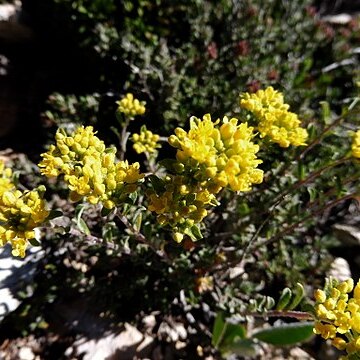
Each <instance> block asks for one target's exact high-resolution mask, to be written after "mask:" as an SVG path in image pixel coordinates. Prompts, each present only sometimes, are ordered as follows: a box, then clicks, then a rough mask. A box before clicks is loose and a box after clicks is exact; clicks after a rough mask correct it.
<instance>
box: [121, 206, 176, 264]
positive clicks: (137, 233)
mask: <svg viewBox="0 0 360 360" xmlns="http://www.w3.org/2000/svg"><path fill="white" fill-rule="evenodd" d="M116 216H117V217H118V218H119V220H120V221H121V222H122V223H123V224H124V225H125V226H126V227H127V228H128V229H129V230H130V231H131V232H132V234H133V236H134V237H135V239H136V240H137V241H138V242H140V243H142V244H145V245H147V246H149V248H150V249H151V250H153V251H154V252H155V253H156V254H157V255H158V256H160V257H161V258H162V259H163V260H164V261H165V262H166V263H168V264H171V259H170V258H169V256H168V255H167V254H166V252H165V251H164V250H162V249H158V248H157V247H156V246H155V245H154V244H152V243H151V242H150V241H149V240H148V239H147V238H146V237H145V236H144V235H143V234H142V233H141V232H140V231H138V230H137V229H135V227H134V226H133V224H131V223H130V221H129V220H128V218H127V217H126V216H125V215H123V214H122V213H121V212H120V211H119V210H118V211H117V212H116Z"/></svg>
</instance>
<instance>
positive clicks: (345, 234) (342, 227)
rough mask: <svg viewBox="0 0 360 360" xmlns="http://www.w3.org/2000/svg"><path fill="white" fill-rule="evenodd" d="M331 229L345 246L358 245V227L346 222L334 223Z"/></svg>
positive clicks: (359, 232)
mask: <svg viewBox="0 0 360 360" xmlns="http://www.w3.org/2000/svg"><path fill="white" fill-rule="evenodd" d="M332 229H333V230H334V234H335V236H336V238H337V239H338V240H339V241H340V242H341V243H342V244H343V245H345V246H360V229H359V228H358V227H357V226H353V225H347V224H335V225H333V227H332Z"/></svg>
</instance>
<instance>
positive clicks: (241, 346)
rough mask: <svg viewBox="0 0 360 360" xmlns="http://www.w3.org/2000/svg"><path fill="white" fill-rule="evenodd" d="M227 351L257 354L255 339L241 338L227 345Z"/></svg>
mask: <svg viewBox="0 0 360 360" xmlns="http://www.w3.org/2000/svg"><path fill="white" fill-rule="evenodd" d="M225 351H226V352H231V353H233V354H236V355H241V356H251V357H252V356H254V355H256V342H255V341H254V340H253V339H241V340H238V341H235V342H233V343H232V344H231V345H229V346H227V348H226V349H225Z"/></svg>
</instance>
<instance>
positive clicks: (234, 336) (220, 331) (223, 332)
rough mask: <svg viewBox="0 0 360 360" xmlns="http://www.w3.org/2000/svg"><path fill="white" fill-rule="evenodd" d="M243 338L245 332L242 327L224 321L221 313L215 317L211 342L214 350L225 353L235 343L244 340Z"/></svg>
mask: <svg viewBox="0 0 360 360" xmlns="http://www.w3.org/2000/svg"><path fill="white" fill-rule="evenodd" d="M245 337H246V330H245V328H244V326H242V325H239V324H232V323H229V322H226V321H224V317H223V314H222V313H219V314H218V315H217V316H216V319H215V323H214V327H213V336H212V340H211V343H212V345H213V346H214V347H215V348H217V349H220V350H224V351H226V349H227V348H228V347H229V346H231V345H232V344H234V342H235V341H238V340H240V339H244V338H245Z"/></svg>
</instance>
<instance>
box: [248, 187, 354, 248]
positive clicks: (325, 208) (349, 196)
mask: <svg viewBox="0 0 360 360" xmlns="http://www.w3.org/2000/svg"><path fill="white" fill-rule="evenodd" d="M357 195H358V194H357V193H352V194H348V195H346V196H343V197H342V198H340V199H336V200H334V201H332V202H331V203H329V204H327V205H325V206H323V207H321V208H320V209H318V210H317V211H314V212H312V213H310V214H309V215H307V216H305V217H303V218H302V219H300V220H299V221H297V222H296V223H294V224H292V225H290V226H288V227H286V228H285V229H283V230H282V231H280V232H278V233H277V234H275V235H274V236H272V237H271V238H270V239H268V240H265V241H263V242H261V243H259V244H258V245H256V246H255V247H254V248H252V249H251V250H252V251H253V252H254V251H256V250H258V249H259V248H261V247H263V246H266V245H270V244H272V243H273V242H275V241H277V240H278V239H280V238H282V237H283V236H285V235H287V234H288V233H289V232H291V231H293V230H295V229H296V228H297V227H299V226H300V225H301V224H302V223H303V222H305V221H306V220H308V219H310V218H314V217H315V215H318V214H320V213H322V212H323V211H324V210H327V209H330V208H332V207H334V206H335V205H337V204H338V203H340V202H342V201H345V200H347V199H351V198H353V197H355V196H357Z"/></svg>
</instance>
